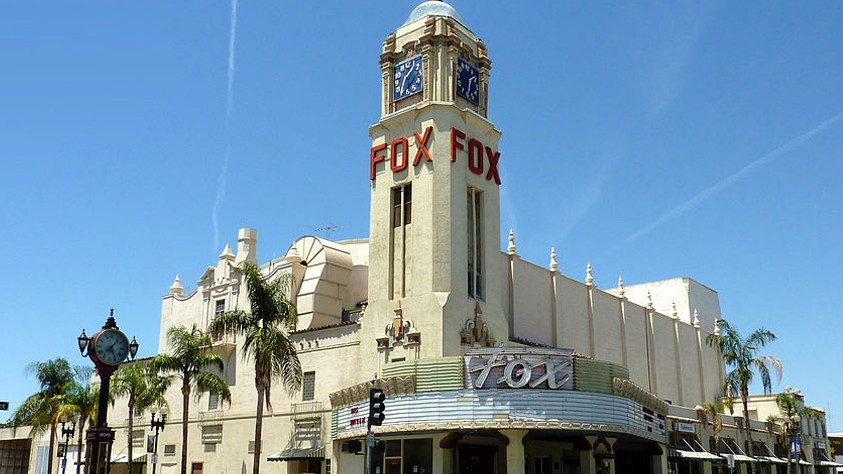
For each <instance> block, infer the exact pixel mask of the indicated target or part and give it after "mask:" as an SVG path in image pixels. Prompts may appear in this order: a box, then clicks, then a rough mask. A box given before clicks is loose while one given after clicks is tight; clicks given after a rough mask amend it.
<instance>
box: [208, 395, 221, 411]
mask: <svg viewBox="0 0 843 474" xmlns="http://www.w3.org/2000/svg"><path fill="white" fill-rule="evenodd" d="M219 409H220V396H219V394H217V393H215V392H208V411H214V410H219Z"/></svg>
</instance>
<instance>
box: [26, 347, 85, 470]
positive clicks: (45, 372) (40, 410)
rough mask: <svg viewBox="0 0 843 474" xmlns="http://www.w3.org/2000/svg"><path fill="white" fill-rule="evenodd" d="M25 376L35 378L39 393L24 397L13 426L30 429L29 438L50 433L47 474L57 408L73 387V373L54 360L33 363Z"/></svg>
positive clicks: (64, 362) (53, 448) (61, 362)
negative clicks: (28, 427)
mask: <svg viewBox="0 0 843 474" xmlns="http://www.w3.org/2000/svg"><path fill="white" fill-rule="evenodd" d="M27 372H29V373H32V374H35V378H37V379H38V382H39V384H40V386H41V389H40V390H39V391H38V392H36V393H34V394H32V395H30V396H29V397H27V399H26V400H24V402H23V403H22V404H21V406H19V407H18V408H17V410H15V412H14V413H13V414H12V425H13V426H16V427H17V426H26V425H29V426H31V427H32V430H31V432H30V436H36V435H40V434H42V433H44V432H45V431H46V430H47V429H49V430H50V448H49V455H48V458H47V473H48V474H52V472H53V456H54V450H55V445H56V427H57V426H58V422H59V418H60V417H61V410H60V409H61V406H62V403H63V399H64V396H65V393H66V392H67V390H68V389H69V388H70V386H71V384H72V383H73V369H71V368H70V364H69V363H68V362H67V360H66V359H62V358H58V359H52V360H48V361H45V362H34V363H32V364H30V365H28V366H27Z"/></svg>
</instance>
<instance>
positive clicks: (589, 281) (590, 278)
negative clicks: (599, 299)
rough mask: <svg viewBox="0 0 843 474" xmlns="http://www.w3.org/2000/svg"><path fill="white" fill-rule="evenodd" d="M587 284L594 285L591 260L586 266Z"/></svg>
mask: <svg viewBox="0 0 843 474" xmlns="http://www.w3.org/2000/svg"><path fill="white" fill-rule="evenodd" d="M585 284H586V285H587V286H594V275H592V274H591V262H588V265H586V266H585Z"/></svg>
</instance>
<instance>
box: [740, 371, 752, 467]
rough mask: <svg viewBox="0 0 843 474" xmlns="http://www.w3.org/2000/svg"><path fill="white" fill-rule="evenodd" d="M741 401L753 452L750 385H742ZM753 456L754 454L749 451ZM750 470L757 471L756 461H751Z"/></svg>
mask: <svg viewBox="0 0 843 474" xmlns="http://www.w3.org/2000/svg"><path fill="white" fill-rule="evenodd" d="M741 401H742V402H743V422H744V425H745V426H746V436H747V439H748V440H749V450H750V453H751V452H752V427H751V426H750V424H749V387H748V386H746V385H744V386H742V387H741ZM747 454H748V455H750V456H752V454H749V453H747ZM749 472H750V473H754V472H755V463H749Z"/></svg>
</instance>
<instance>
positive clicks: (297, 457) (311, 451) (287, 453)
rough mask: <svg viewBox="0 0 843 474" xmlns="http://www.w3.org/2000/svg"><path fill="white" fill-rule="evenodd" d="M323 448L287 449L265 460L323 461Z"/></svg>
mask: <svg viewBox="0 0 843 474" xmlns="http://www.w3.org/2000/svg"><path fill="white" fill-rule="evenodd" d="M324 458H325V448H324V447H319V448H288V449H285V450H283V451H281V452H278V453H275V454H273V455H272V456H269V457H267V458H266V460H267V461H303V460H307V459H324Z"/></svg>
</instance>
